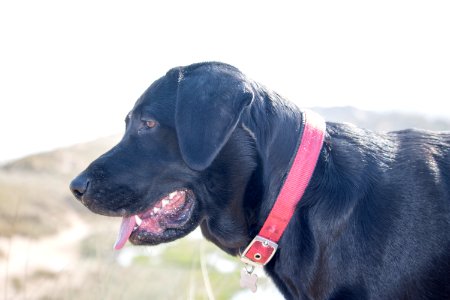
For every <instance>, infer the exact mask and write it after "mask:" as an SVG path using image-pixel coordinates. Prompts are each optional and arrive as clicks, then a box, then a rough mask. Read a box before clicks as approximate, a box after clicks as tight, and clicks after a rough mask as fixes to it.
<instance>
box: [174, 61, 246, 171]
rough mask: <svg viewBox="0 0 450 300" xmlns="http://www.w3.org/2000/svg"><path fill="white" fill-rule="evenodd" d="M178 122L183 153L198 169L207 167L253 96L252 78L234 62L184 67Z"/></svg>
mask: <svg viewBox="0 0 450 300" xmlns="http://www.w3.org/2000/svg"><path fill="white" fill-rule="evenodd" d="M178 80H179V85H178V93H177V103H176V110H175V125H176V130H177V135H178V141H179V144H180V150H181V155H182V157H183V159H184V161H185V162H186V163H187V165H188V166H189V167H190V168H191V169H194V170H197V171H201V170H204V169H206V168H207V167H208V166H209V165H210V164H211V163H212V161H213V160H214V159H215V157H216V156H217V154H218V153H219V151H220V150H221V149H222V147H223V146H224V145H225V143H226V142H227V140H228V138H229V137H230V135H231V133H232V132H233V130H234V129H235V127H236V124H237V123H238V121H239V118H240V115H241V113H242V111H243V110H244V108H245V107H246V106H247V105H249V104H250V103H251V101H252V100H253V92H252V91H251V88H250V85H249V83H248V81H247V80H246V79H245V78H244V77H243V75H242V74H241V73H240V72H239V71H238V70H237V69H234V68H233V67H231V66H227V65H220V64H219V65H215V64H205V65H201V66H199V67H196V68H195V69H193V70H189V67H188V68H187V69H185V70H181V69H180V74H179V79H178Z"/></svg>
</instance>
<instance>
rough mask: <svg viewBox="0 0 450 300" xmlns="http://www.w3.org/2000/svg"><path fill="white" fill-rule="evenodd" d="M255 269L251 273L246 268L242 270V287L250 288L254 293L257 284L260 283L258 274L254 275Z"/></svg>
mask: <svg viewBox="0 0 450 300" xmlns="http://www.w3.org/2000/svg"><path fill="white" fill-rule="evenodd" d="M252 272H253V269H252V270H251V271H250V272H249V271H247V269H246V268H245V267H244V268H242V270H241V287H242V288H249V289H250V291H252V292H253V293H254V292H256V289H257V286H256V282H257V281H258V276H256V274H252Z"/></svg>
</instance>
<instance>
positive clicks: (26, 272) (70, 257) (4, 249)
mask: <svg viewBox="0 0 450 300" xmlns="http://www.w3.org/2000/svg"><path fill="white" fill-rule="evenodd" d="M65 218H66V219H67V220H69V224H70V225H69V226H67V228H66V229H64V230H62V231H60V232H59V233H57V234H55V235H52V236H49V237H45V238H42V239H38V240H36V239H29V238H24V237H19V236H17V237H12V238H0V252H1V253H2V255H1V257H0V291H3V296H4V299H10V296H12V295H13V294H14V289H13V288H12V287H11V281H12V279H14V278H18V279H21V280H22V281H25V282H26V280H27V279H28V278H29V276H31V275H32V274H33V273H35V272H41V273H48V274H52V273H60V272H63V271H67V270H70V269H72V268H75V267H76V266H74V264H73V262H74V261H77V258H78V252H79V251H78V248H77V244H79V242H80V240H82V239H83V238H84V237H86V236H87V234H88V227H87V225H86V224H85V223H84V222H83V221H82V220H81V219H80V218H79V217H78V216H76V215H75V214H68V215H67V216H65ZM1 296H2V295H0V297H1ZM11 298H12V297H11Z"/></svg>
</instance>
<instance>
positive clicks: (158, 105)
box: [130, 76, 178, 117]
mask: <svg viewBox="0 0 450 300" xmlns="http://www.w3.org/2000/svg"><path fill="white" fill-rule="evenodd" d="M177 89H178V80H177V79H176V78H175V79H174V78H170V77H169V76H163V77H161V78H160V79H158V80H156V81H155V82H153V83H152V84H151V85H150V87H149V88H148V89H147V90H146V91H145V92H144V93H143V94H142V96H141V97H139V99H138V100H137V101H136V103H135V105H134V107H133V109H132V111H131V112H130V113H131V115H130V117H136V116H137V115H141V114H143V113H145V112H146V113H153V114H167V113H170V112H173V111H174V109H175V102H176V96H177Z"/></svg>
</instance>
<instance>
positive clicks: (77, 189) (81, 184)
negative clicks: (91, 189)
mask: <svg viewBox="0 0 450 300" xmlns="http://www.w3.org/2000/svg"><path fill="white" fill-rule="evenodd" d="M88 186H89V180H88V179H87V178H86V177H85V176H82V175H80V176H78V177H76V178H75V179H74V180H72V182H71V183H70V190H71V191H72V194H73V195H74V196H75V198H77V199H78V200H81V198H82V197H83V195H84V194H85V193H86V191H87V189H88Z"/></svg>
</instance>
